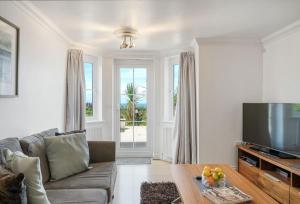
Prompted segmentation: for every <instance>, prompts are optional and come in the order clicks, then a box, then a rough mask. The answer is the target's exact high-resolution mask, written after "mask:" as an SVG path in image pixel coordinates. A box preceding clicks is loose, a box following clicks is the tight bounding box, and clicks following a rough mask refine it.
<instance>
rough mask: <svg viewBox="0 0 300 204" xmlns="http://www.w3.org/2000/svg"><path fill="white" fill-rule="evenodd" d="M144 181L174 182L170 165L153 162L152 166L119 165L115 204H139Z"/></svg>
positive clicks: (162, 162) (157, 161)
mask: <svg viewBox="0 0 300 204" xmlns="http://www.w3.org/2000/svg"><path fill="white" fill-rule="evenodd" d="M144 181H152V182H159V181H172V176H171V169H170V164H169V163H167V162H164V161H159V160H153V161H152V164H149V165H147V164H143V165H118V177H117V181H116V186H115V193H114V195H115V197H114V199H113V202H112V203H113V204H139V203H140V186H141V183H142V182H144Z"/></svg>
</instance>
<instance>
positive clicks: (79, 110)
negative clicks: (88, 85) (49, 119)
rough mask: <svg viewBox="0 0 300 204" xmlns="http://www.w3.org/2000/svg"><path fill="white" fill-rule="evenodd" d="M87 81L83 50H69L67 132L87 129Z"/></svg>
mask: <svg viewBox="0 0 300 204" xmlns="http://www.w3.org/2000/svg"><path fill="white" fill-rule="evenodd" d="M84 92H85V81H84V70H83V52H82V50H77V49H70V50H68V58H67V90H66V114H65V115H66V120H65V130H66V131H73V130H83V129H84V128H85V93H84Z"/></svg>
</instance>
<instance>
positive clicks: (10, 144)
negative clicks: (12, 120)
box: [0, 138, 22, 164]
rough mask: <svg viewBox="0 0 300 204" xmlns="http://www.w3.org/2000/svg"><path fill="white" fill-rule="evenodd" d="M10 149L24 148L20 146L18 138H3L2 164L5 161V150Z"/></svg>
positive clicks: (0, 158) (1, 148) (1, 146)
mask: <svg viewBox="0 0 300 204" xmlns="http://www.w3.org/2000/svg"><path fill="white" fill-rule="evenodd" d="M4 149H9V150H10V151H12V152H16V151H19V152H22V148H21V146H20V142H19V139H18V138H6V139H3V140H0V164H3V163H4V158H3V150H4Z"/></svg>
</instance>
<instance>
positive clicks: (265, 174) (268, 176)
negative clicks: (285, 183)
mask: <svg viewBox="0 0 300 204" xmlns="http://www.w3.org/2000/svg"><path fill="white" fill-rule="evenodd" d="M264 176H265V177H267V178H269V179H271V180H272V181H275V182H280V180H279V179H278V178H276V177H274V176H272V175H270V174H268V173H264Z"/></svg>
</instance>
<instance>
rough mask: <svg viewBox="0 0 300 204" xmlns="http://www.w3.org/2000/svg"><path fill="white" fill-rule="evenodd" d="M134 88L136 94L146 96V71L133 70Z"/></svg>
mask: <svg viewBox="0 0 300 204" xmlns="http://www.w3.org/2000/svg"><path fill="white" fill-rule="evenodd" d="M134 86H135V92H136V94H146V89H147V69H146V68H135V69H134Z"/></svg>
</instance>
